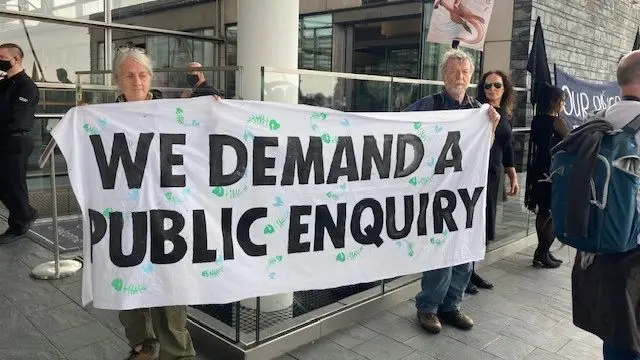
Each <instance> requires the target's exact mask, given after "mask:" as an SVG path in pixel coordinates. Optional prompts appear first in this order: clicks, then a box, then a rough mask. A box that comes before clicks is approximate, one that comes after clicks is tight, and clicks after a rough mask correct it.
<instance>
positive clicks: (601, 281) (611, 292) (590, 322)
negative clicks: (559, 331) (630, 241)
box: [571, 251, 640, 353]
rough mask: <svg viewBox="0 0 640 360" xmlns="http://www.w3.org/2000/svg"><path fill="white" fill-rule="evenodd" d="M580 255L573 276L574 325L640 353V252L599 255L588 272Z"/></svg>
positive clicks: (614, 344)
mask: <svg viewBox="0 0 640 360" xmlns="http://www.w3.org/2000/svg"><path fill="white" fill-rule="evenodd" d="M582 257H583V255H582V254H581V253H580V252H578V254H577V256H576V261H575V264H574V266H573V272H572V273H571V284H572V292H571V294H572V298H573V323H574V324H575V325H576V326H577V327H579V328H581V329H583V330H585V331H588V332H590V333H592V334H594V335H596V336H598V337H599V338H601V339H602V340H604V341H605V342H607V343H609V344H610V345H613V346H615V347H617V348H621V349H628V350H633V351H635V352H637V353H640V313H638V311H637V309H638V307H640V252H638V251H632V252H628V253H623V254H607V255H596V256H595V258H594V260H593V263H592V264H591V265H590V266H588V267H587V268H586V269H582V268H581V266H580V263H581V260H582Z"/></svg>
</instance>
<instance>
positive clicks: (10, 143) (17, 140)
mask: <svg viewBox="0 0 640 360" xmlns="http://www.w3.org/2000/svg"><path fill="white" fill-rule="evenodd" d="M31 152H33V139H32V138H31V135H30V134H27V135H22V134H20V135H0V201H1V202H2V203H3V204H4V206H5V207H6V208H7V209H8V210H9V229H10V230H14V231H20V232H22V231H25V230H26V227H27V225H28V224H29V221H30V220H31V218H32V217H33V215H34V214H33V211H34V210H33V208H32V207H31V206H29V191H28V189H27V162H28V161H29V155H31Z"/></svg>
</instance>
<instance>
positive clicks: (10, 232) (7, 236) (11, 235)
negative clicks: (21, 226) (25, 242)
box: [0, 228, 27, 245]
mask: <svg viewBox="0 0 640 360" xmlns="http://www.w3.org/2000/svg"><path fill="white" fill-rule="evenodd" d="M26 233H27V232H26V231H21V230H15V229H11V228H9V229H7V231H5V232H4V233H2V234H1V235H0V245H6V244H11V243H13V242H16V241H18V240H20V239H22V238H23V237H24V236H25V235H26Z"/></svg>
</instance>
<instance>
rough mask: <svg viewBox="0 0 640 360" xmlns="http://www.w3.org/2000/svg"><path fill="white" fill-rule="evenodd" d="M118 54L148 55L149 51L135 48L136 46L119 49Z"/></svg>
mask: <svg viewBox="0 0 640 360" xmlns="http://www.w3.org/2000/svg"><path fill="white" fill-rule="evenodd" d="M118 52H121V53H128V52H135V53H138V54H146V53H147V51H146V50H145V49H141V48H138V47H134V46H123V47H119V48H118Z"/></svg>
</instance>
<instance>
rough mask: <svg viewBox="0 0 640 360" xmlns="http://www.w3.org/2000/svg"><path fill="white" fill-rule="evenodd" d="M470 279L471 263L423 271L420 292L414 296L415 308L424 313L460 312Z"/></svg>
mask: <svg viewBox="0 0 640 360" xmlns="http://www.w3.org/2000/svg"><path fill="white" fill-rule="evenodd" d="M470 277H471V263H466V264H460V265H457V266H454V267H447V268H443V269H436V270H431V271H425V272H424V273H423V274H422V290H421V291H420V292H419V293H418V295H416V308H418V310H420V311H422V312H425V313H438V312H448V311H454V310H460V303H461V302H462V298H463V296H464V291H465V289H466V288H467V285H468V284H469V278H470Z"/></svg>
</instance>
